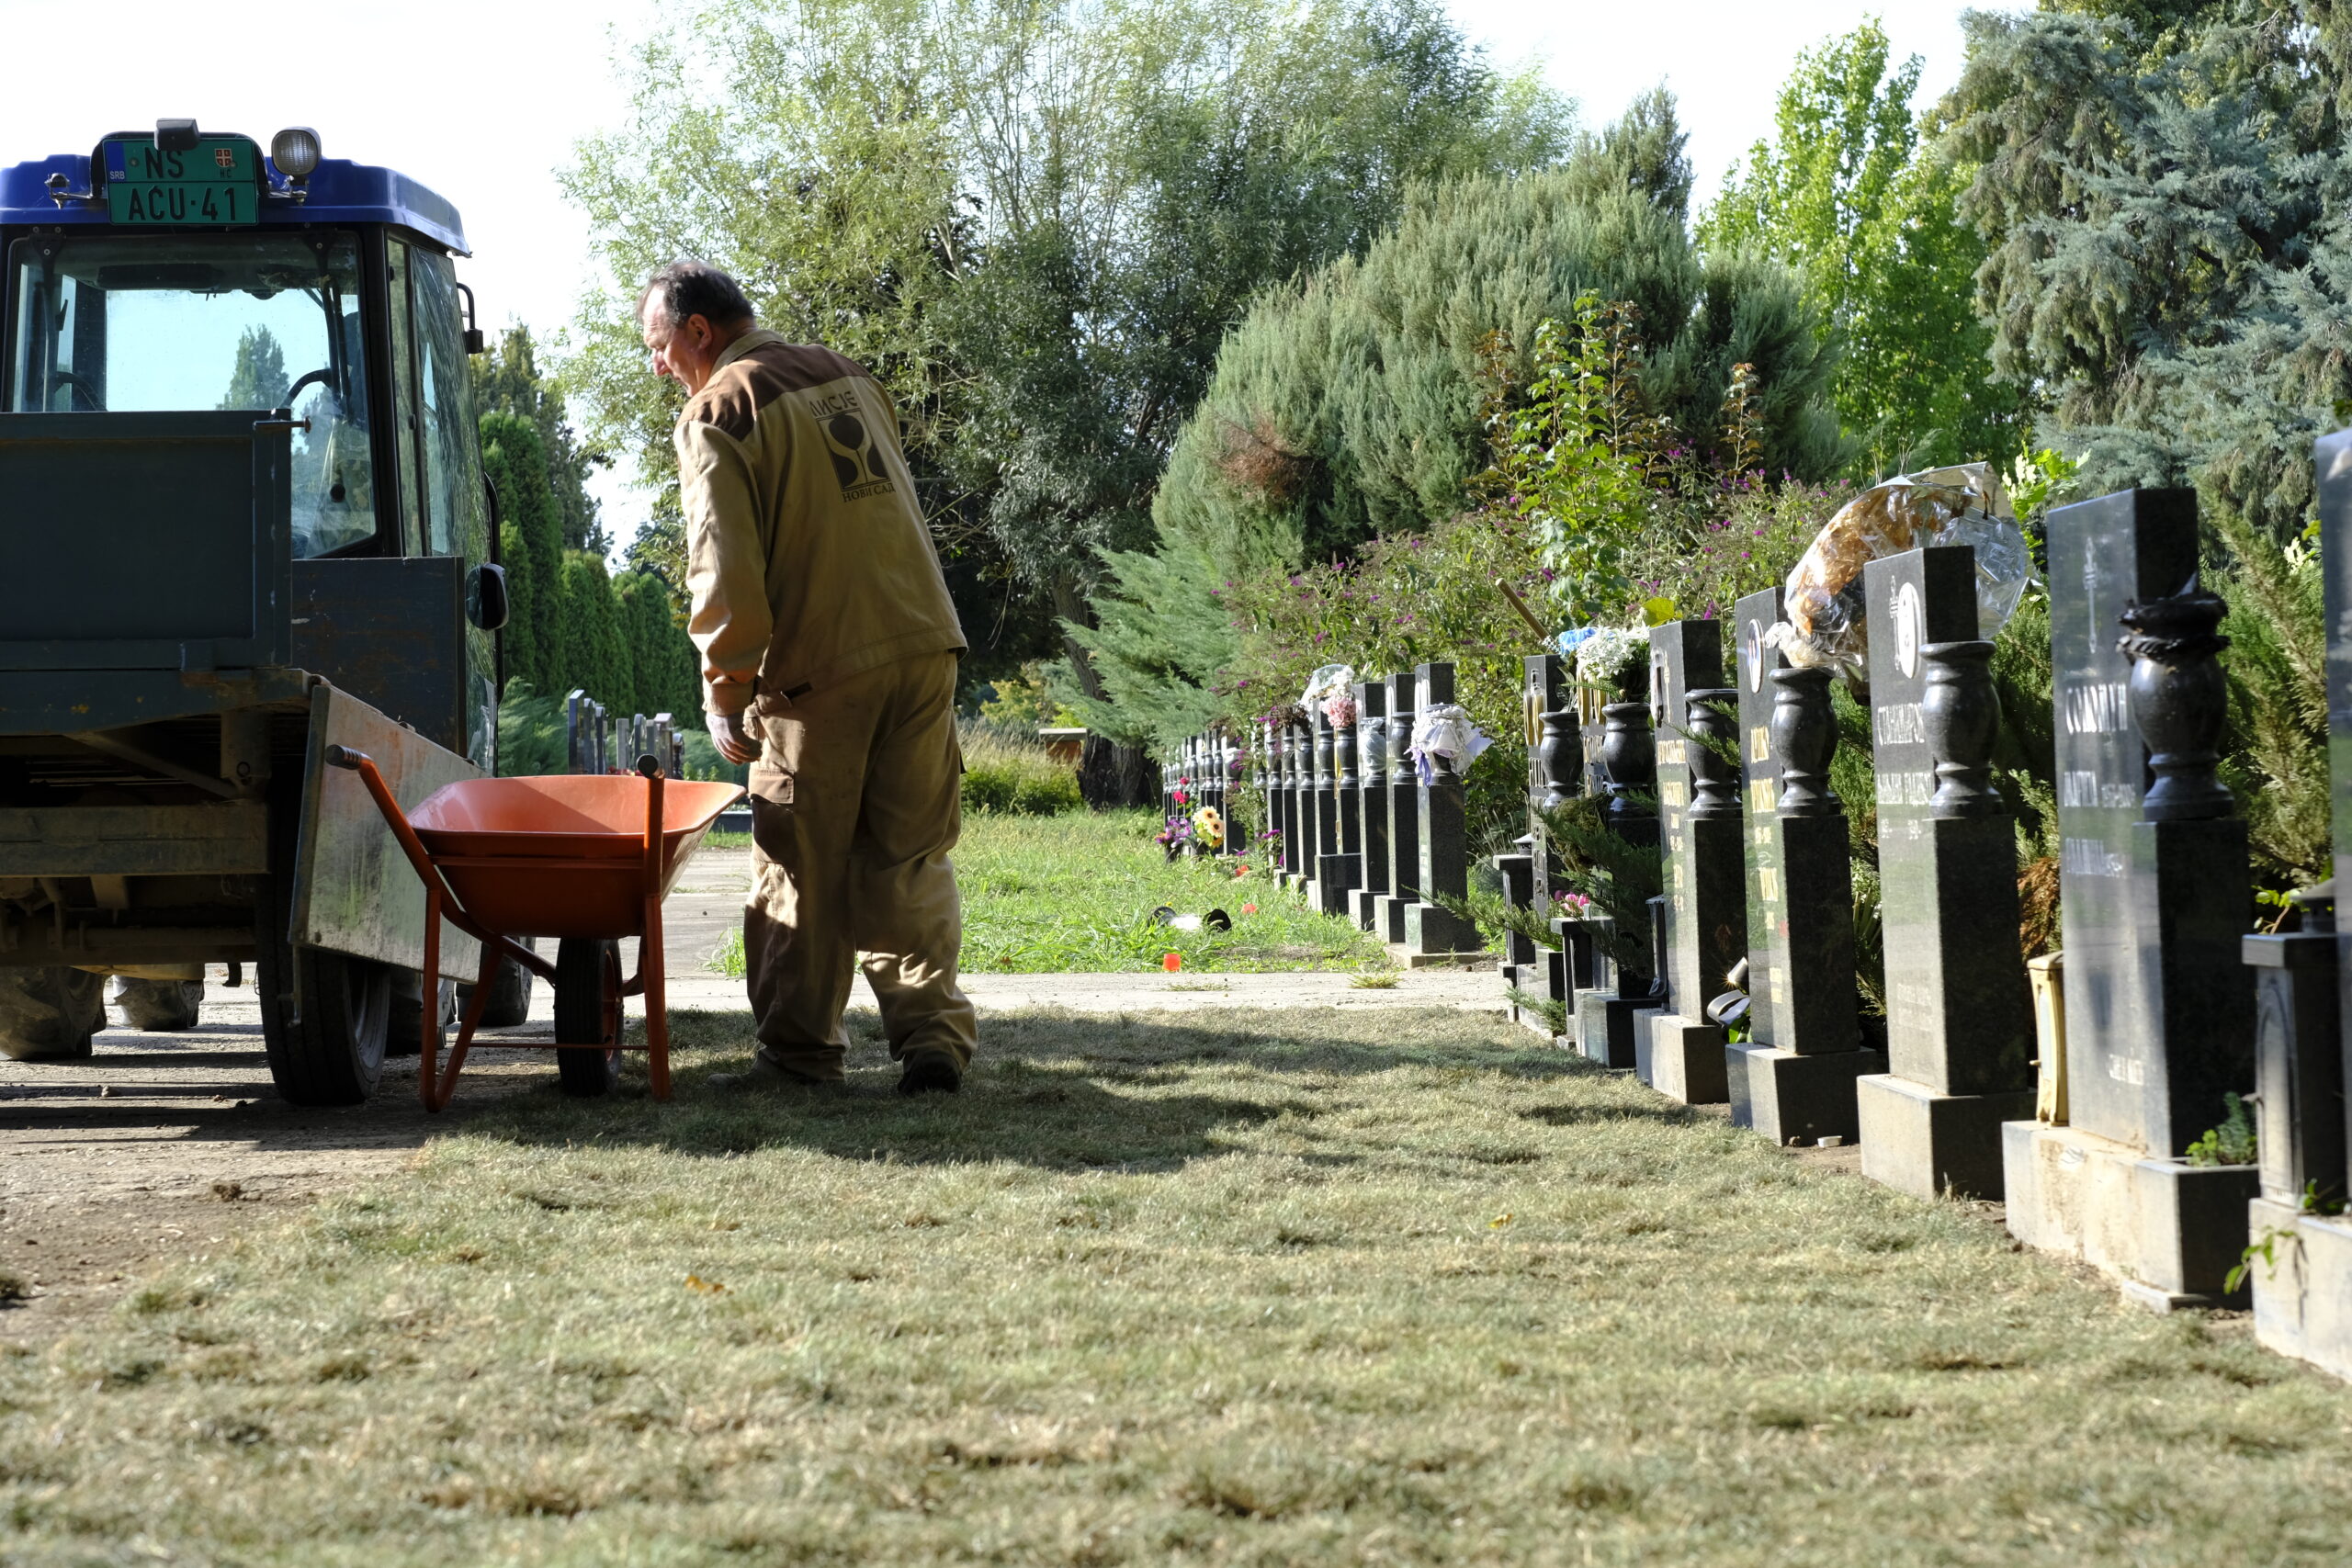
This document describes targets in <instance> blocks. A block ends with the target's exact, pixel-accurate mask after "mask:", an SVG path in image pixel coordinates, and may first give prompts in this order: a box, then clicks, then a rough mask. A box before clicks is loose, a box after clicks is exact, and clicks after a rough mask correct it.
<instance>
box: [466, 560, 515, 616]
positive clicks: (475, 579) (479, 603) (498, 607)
mask: <svg viewBox="0 0 2352 1568" xmlns="http://www.w3.org/2000/svg"><path fill="white" fill-rule="evenodd" d="M506 610H507V605H506V569H505V568H504V567H503V566H492V565H491V564H489V563H488V562H484V563H483V564H482V565H481V566H478V567H476V568H474V569H473V570H471V571H469V572H468V573H467V574H466V619H468V620H469V621H471V622H472V623H473V624H474V625H476V626H480V627H481V629H482V630H484V631H486V632H494V631H496V630H497V629H498V628H499V627H501V626H504V625H505V624H506Z"/></svg>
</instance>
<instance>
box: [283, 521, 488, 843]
mask: <svg viewBox="0 0 2352 1568" xmlns="http://www.w3.org/2000/svg"><path fill="white" fill-rule="evenodd" d="M465 624H466V563H465V560H464V559H463V558H461V557H458V556H407V557H401V556H369V557H361V558H356V559H352V560H332V559H331V560H306V561H297V562H295V563H294V662H295V663H297V664H299V665H300V666H301V667H302V668H304V669H306V670H317V671H327V672H329V673H328V679H330V680H332V681H333V682H334V683H335V685H336V686H337V687H339V688H340V689H341V690H342V691H343V693H344V694H345V695H346V696H354V697H357V698H358V699H359V700H361V701H362V702H364V703H366V704H368V706H370V707H372V708H375V709H376V710H378V711H379V713H384V714H389V715H390V716H392V717H394V718H396V719H398V720H400V721H401V723H402V724H406V725H409V726H411V727H412V728H414V729H416V730H417V731H419V732H420V733H421V734H423V735H424V737H425V739H428V740H431V741H434V742H435V744H437V745H441V746H444V747H447V749H448V750H452V751H455V752H457V753H458V754H459V755H461V756H462V755H463V754H464V753H465V750H466V662H465V655H466V645H465ZM402 804H406V803H405V802H403V803H402Z"/></svg>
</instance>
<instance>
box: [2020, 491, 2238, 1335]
mask: <svg viewBox="0 0 2352 1568" xmlns="http://www.w3.org/2000/svg"><path fill="white" fill-rule="evenodd" d="M2197 557H2198V527H2197V497H2196V494H2195V492H2194V491H2187V490H2137V491H2120V492H2119V493H2117V494H2114V495H2107V496H2101V497H2100V498H2098V500H2096V501H2087V502H2082V503H2081V504H2079V505H2075V506H2065V507H2060V508H2059V509H2057V510H2056V511H2053V512H2052V513H2051V514H2050V644H2051V648H2050V652H2051V671H2052V691H2053V693H2054V694H2055V697H2056V704H2057V713H2056V721H2057V722H2056V726H2055V728H2056V742H2057V769H2058V830H2059V835H2060V838H2061V840H2062V842H2061V850H2060V855H2059V897H2060V902H2059V911H2060V920H2061V935H2062V938H2063V941H2064V952H2065V1016H2066V1099H2067V1121H2068V1122H2069V1125H2065V1126H2058V1127H2044V1126H2041V1125H2040V1124H2039V1123H2038V1122H2030V1121H2019V1122H2013V1123H2011V1124H2010V1125H2009V1126H2008V1127H2007V1129H2005V1130H2004V1133H2003V1159H2004V1163H2005V1167H2006V1174H2007V1192H2008V1226H2009V1230H2010V1233H2011V1234H2012V1235H2016V1236H2017V1237H2018V1239H2019V1240H2020V1241H2023V1242H2025V1243H2026V1244H2027V1245H2029V1246H2031V1247H2041V1248H2044V1249H2046V1250H2050V1251H2054V1252H2061V1253H2065V1254H2067V1255H2069V1256H2073V1257H2079V1258H2085V1259H2086V1260H2087V1261H2090V1262H2093V1263H2096V1264H2098V1265H2099V1266H2100V1267H2101V1268H2103V1269H2107V1270H2108V1271H2109V1273H2112V1274H2115V1275H2117V1276H2119V1277H2120V1278H2122V1279H2124V1280H2131V1281H2134V1282H2135V1284H2136V1285H2137V1286H2138V1287H2140V1288H2141V1289H2143V1290H2152V1291H2154V1292H2161V1293H2163V1294H2165V1295H2166V1296H2167V1297H2169V1298H2173V1299H2174V1303H2175V1304H2177V1303H2178V1302H2179V1301H2180V1300H2182V1299H2198V1300H2202V1301H2204V1302H2207V1303H2211V1302H2212V1301H2217V1300H2219V1299H2221V1298H2222V1296H2223V1295H2224V1294H2225V1293H2226V1292H2225V1289H2224V1287H2225V1284H2226V1280H2227V1277H2228V1275H2229V1273H2230V1271H2231V1270H2232V1269H2233V1268H2234V1267H2235V1266H2236V1263H2237V1258H2238V1254H2239V1252H2240V1251H2242V1250H2243V1249H2244V1247H2245V1235H2246V1229H2245V1205H2246V1203H2247V1202H2248V1201H2251V1200H2252V1199H2253V1198H2254V1196H2255V1191H2256V1182H2255V1177H2254V1172H2253V1171H2252V1169H2251V1168H2230V1167H2191V1166H2189V1165H2188V1164H2186V1163H2184V1162H2183V1161H2182V1160H2181V1158H2180V1157H2179V1156H2182V1155H2184V1154H2186V1153H2187V1152H2188V1145H2189V1144H2190V1143H2191V1142H2192V1141H2194V1140H2195V1139H2196V1138H2197V1137H2199V1135H2200V1134H2203V1133H2204V1132H2205V1131H2206V1130H2207V1129H2209V1128H2211V1127H2212V1126H2214V1125H2216V1124H2217V1123H2219V1122H2221V1121H2222V1119H2223V1118H2224V1116H2225V1115H2226V1113H2227V1107H2226V1106H2225V1105H2224V1103H2223V1100H2222V1096H2223V1095H2224V1094H2227V1093H2231V1092H2237V1093H2246V1092H2250V1091H2251V1090H2252V1089H2254V1024H2255V1010H2254V972H2253V971H2252V970H2250V969H2248V968H2247V967H2246V966H2245V964H2244V963H2243V962H2241V961H2240V960H2241V956H2242V947H2241V943H2242V942H2243V940H2244V938H2245V935H2246V933H2247V931H2248V930H2249V929H2250V927H2251V923H2252V922H2251V920H2250V919H2249V917H2250V915H2251V914H2252V911H2253V878H2252V874H2251V870H2250V867H2249V863H2248V859H2247V850H2246V829H2245V822H2244V821H2242V820H2240V819H2239V818H2237V817H2236V816H2235V804H2234V802H2233V800H2232V799H2231V797H2230V794H2229V792H2228V790H2226V789H2224V788H2223V787H2222V784H2221V782H2220V780H2219V779H2218V778H2217V777H2216V776H2215V774H2214V764H2215V763H2216V761H2218V756H2217V753H2216V750H2215V747H2216V746H2217V745H2218V743H2219V740H2220V739H2221V731H2222V724H2223V722H2224V720H2225V719H2226V717H2227V704H2228V695H2227V692H2226V690H2225V688H2224V686H2223V684H2222V670H2221V666H2220V665H2219V664H2218V663H2216V662H2215V656H2216V655H2217V654H2219V653H2220V652H2221V650H2222V647H2223V646H2224V645H2225V643H2226V640H2227V639H2225V638H2222V637H2218V636H2216V635H2215V627H2216V626H2218V625H2219V624H2220V622H2221V618H2222V611H2223V606H2222V602H2221V601H2220V600H2219V599H2218V598H2215V597H2213V596H2212V595H2211V594H2208V593H2202V592H2198V590H2197ZM2152 771H2153V776H2154V784H2147V783H2146V781H2147V780H2148V779H2149V778H2150V777H2151V773H2152ZM2143 785H2145V788H2144V794H2143Z"/></svg>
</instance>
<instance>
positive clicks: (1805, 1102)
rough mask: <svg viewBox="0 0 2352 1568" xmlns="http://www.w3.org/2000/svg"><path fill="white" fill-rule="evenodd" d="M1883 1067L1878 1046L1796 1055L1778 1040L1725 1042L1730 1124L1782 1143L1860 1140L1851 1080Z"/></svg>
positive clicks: (1868, 1074) (1882, 1053)
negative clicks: (1740, 1043) (1766, 1041)
mask: <svg viewBox="0 0 2352 1568" xmlns="http://www.w3.org/2000/svg"><path fill="white" fill-rule="evenodd" d="M1885 1071H1886V1053H1885V1052H1883V1051H1831V1052H1817V1053H1814V1054H1811V1055H1799V1054H1798V1053H1796V1052H1794V1051H1783V1050H1781V1048H1780V1047H1779V1046H1777V1045H1726V1046H1724V1077H1725V1079H1726V1080H1727V1083H1728V1088H1729V1093H1730V1097H1731V1124H1732V1125H1733V1126H1735V1127H1750V1128H1753V1129H1755V1131H1756V1132H1757V1133H1758V1134H1761V1135H1762V1136H1764V1137H1767V1138H1770V1140H1771V1141H1772V1142H1773V1143H1774V1144H1776V1145H1780V1146H1781V1147H1783V1148H1785V1147H1787V1146H1788V1145H1791V1144H1800V1145H1811V1144H1818V1143H1819V1142H1821V1140H1822V1139H1824V1138H1843V1139H1845V1140H1846V1141H1847V1142H1848V1143H1854V1142H1857V1141H1859V1140H1860V1137H1861V1135H1862V1129H1861V1122H1860V1117H1859V1113H1858V1112H1857V1111H1856V1110H1855V1108H1854V1082H1855V1080H1856V1079H1857V1078H1860V1077H1867V1076H1870V1075H1871V1074H1877V1073H1883V1072H1885Z"/></svg>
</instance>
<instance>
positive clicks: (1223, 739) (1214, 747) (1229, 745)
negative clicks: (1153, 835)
mask: <svg viewBox="0 0 2352 1568" xmlns="http://www.w3.org/2000/svg"><path fill="white" fill-rule="evenodd" d="M1241 776H1242V773H1241V749H1240V748H1239V747H1238V746H1237V745H1235V744H1234V742H1233V739H1232V738H1231V737H1230V736H1228V735H1227V734H1226V733H1225V732H1224V731H1223V730H1212V731H1209V732H1207V733H1204V734H1201V735H1195V736H1192V737H1190V738H1189V739H1186V740H1185V741H1184V742H1183V744H1182V745H1180V746H1179V747H1177V748H1176V751H1175V754H1174V755H1173V756H1171V757H1170V758H1168V759H1167V760H1166V761H1162V762H1161V763H1160V764H1159V814H1160V816H1161V817H1163V818H1168V819H1170V820H1171V821H1172V820H1174V819H1175V818H1179V817H1182V818H1187V819H1190V818H1195V817H1197V816H1198V815H1199V813H1200V811H1201V809H1202V807H1215V808H1216V814H1217V818H1218V819H1219V820H1220V821H1221V822H1223V823H1224V824H1225V832H1224V837H1223V841H1222V842H1221V843H1219V844H1218V846H1217V847H1216V849H1214V850H1208V851H1206V852H1208V853H1213V854H1234V853H1238V852H1239V850H1240V849H1241V847H1242V846H1243V845H1244V843H1245V840H1244V838H1243V836H1242V833H1241V830H1240V825H1239V824H1238V823H1236V822H1235V821H1234V820H1233V787H1234V785H1236V784H1239V783H1240V782H1241ZM1195 844H1196V847H1199V846H1198V840H1195Z"/></svg>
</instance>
